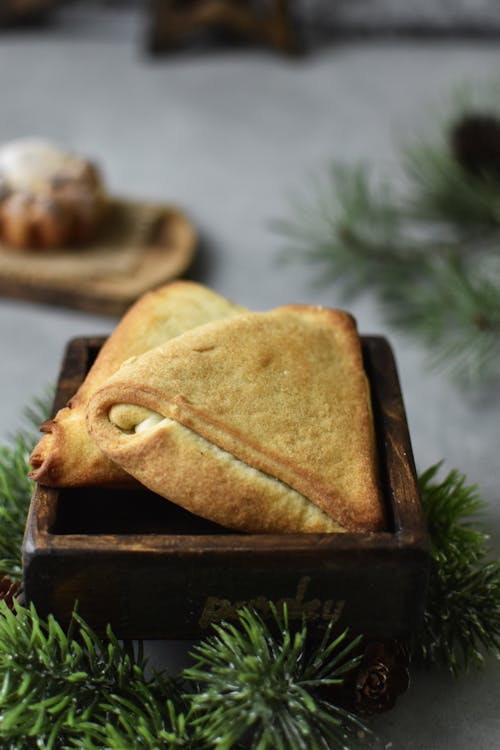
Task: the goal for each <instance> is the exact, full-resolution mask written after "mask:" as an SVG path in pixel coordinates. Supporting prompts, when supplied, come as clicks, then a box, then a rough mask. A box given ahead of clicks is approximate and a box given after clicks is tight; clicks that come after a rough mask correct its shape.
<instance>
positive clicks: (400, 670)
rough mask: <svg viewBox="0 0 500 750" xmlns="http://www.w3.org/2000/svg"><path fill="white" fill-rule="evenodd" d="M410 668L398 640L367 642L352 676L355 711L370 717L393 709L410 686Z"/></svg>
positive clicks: (405, 653) (404, 651) (406, 656)
mask: <svg viewBox="0 0 500 750" xmlns="http://www.w3.org/2000/svg"><path fill="white" fill-rule="evenodd" d="M408 667H409V657H408V653H407V651H406V649H405V648H404V647H403V646H402V645H401V644H400V643H399V642H398V641H394V640H388V641H372V642H371V643H368V645H367V646H366V648H365V653H364V656H363V660H362V662H361V664H360V666H359V668H358V670H357V672H356V674H355V675H354V679H353V683H354V684H353V696H354V710H355V711H357V712H358V713H360V714H364V715H365V716H371V715H373V714H377V713H382V712H383V711H388V710H389V709H391V708H392V707H393V706H394V704H395V703H396V700H397V698H398V696H399V695H400V694H401V693H404V692H405V690H407V688H408V685H409V682H410V677H409V669H408Z"/></svg>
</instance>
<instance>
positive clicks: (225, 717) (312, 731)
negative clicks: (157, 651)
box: [184, 609, 368, 750]
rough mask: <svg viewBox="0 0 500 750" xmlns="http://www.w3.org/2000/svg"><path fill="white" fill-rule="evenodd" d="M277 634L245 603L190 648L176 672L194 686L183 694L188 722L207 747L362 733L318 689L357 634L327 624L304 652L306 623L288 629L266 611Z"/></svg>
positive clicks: (305, 743)
mask: <svg viewBox="0 0 500 750" xmlns="http://www.w3.org/2000/svg"><path fill="white" fill-rule="evenodd" d="M273 612H274V617H275V625H276V629H277V632H274V631H272V629H271V628H270V627H268V625H267V624H266V623H265V622H264V621H263V620H262V619H261V617H260V616H259V615H258V614H257V613H255V612H253V611H250V610H248V609H242V610H241V611H240V612H239V617H238V622H237V623H236V624H234V625H233V624H230V623H223V624H221V625H215V626H214V631H215V635H213V636H211V637H209V638H207V639H205V641H204V642H202V643H201V644H199V645H198V646H196V647H195V649H194V651H193V653H192V656H193V658H194V660H195V665H194V666H193V667H191V668H189V669H187V670H186V671H185V672H184V677H185V678H186V679H188V680H190V681H193V682H195V683H196V684H197V688H198V691H197V692H196V693H194V694H191V695H190V696H189V697H190V700H191V702H192V713H193V716H194V719H193V722H194V724H195V726H196V727H197V728H198V731H199V732H200V735H201V737H202V739H204V740H205V741H206V742H207V744H208V745H209V746H210V747H214V748H217V749H218V750H229V748H232V747H234V746H236V745H237V744H238V743H240V742H242V743H244V746H245V747H247V748H250V750H274V749H275V748H281V749H282V750H301V749H302V748H303V750H309V748H317V749H318V750H327V749H329V748H344V749H345V748H346V747H347V745H346V742H348V740H349V737H351V738H352V736H353V734H354V733H355V732H356V731H359V730H361V731H365V732H366V731H368V730H367V729H366V727H365V726H364V725H363V724H362V722H361V721H360V719H359V718H357V717H356V716H354V715H353V714H351V713H350V712H349V711H347V710H346V709H344V708H341V707H339V706H337V705H334V704H333V703H329V702H327V701H325V700H324V699H322V698H320V697H319V695H318V689H319V688H320V687H325V686H331V685H339V684H341V683H342V682H343V677H344V676H345V675H346V674H347V673H348V672H349V671H350V670H351V669H353V668H354V667H355V666H356V665H357V664H358V663H359V660H360V658H361V657H356V656H354V655H353V650H354V649H355V647H356V645H357V644H358V642H359V639H356V640H352V641H348V640H347V633H346V632H344V633H342V634H340V635H339V636H337V637H336V638H332V633H331V626H330V628H329V629H328V630H327V633H326V634H325V638H324V639H323V642H322V643H321V645H320V647H319V648H318V649H317V650H316V651H314V652H313V653H312V654H311V653H309V649H308V647H307V627H306V624H305V623H303V625H302V628H301V629H300V630H298V631H297V632H295V633H292V632H291V631H290V629H289V626H288V622H287V612H286V609H284V612H283V615H282V616H278V613H277V612H276V610H275V609H273Z"/></svg>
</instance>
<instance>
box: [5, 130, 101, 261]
mask: <svg viewBox="0 0 500 750" xmlns="http://www.w3.org/2000/svg"><path fill="white" fill-rule="evenodd" d="M104 207H105V196H104V187H103V183H102V179H101V176H100V174H99V171H98V169H97V167H96V166H95V165H94V164H91V163H90V162H89V161H87V160H85V159H82V158H80V157H79V156H76V155H75V154H72V153H67V152H65V151H62V150H61V149H59V148H57V147H56V146H55V145H54V144H52V143H51V142H49V141H46V140H43V139H39V138H27V139H21V140H18V141H12V142H11V143H7V144H5V145H4V146H2V147H0V241H1V242H2V243H4V244H5V245H6V246H8V247H11V248H15V249H30V250H48V249H53V248H59V247H62V246H65V245H75V244H79V243H82V242H85V241H87V240H88V239H89V238H91V237H92V236H93V235H94V233H95V231H96V228H97V226H98V224H99V221H100V220H101V217H102V214H103V210H104Z"/></svg>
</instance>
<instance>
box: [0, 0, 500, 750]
mask: <svg viewBox="0 0 500 750" xmlns="http://www.w3.org/2000/svg"><path fill="white" fill-rule="evenodd" d="M75 19H76V20H75ZM97 21H98V23H97V24H96V19H95V18H92V17H89V16H88V15H86V14H85V13H80V15H78V16H76V15H75V16H72V15H71V13H70V12H69V11H68V12H66V14H64V17H61V18H60V19H59V21H58V23H57V24H56V25H55V26H54V27H53V28H50V27H49V28H47V29H45V31H43V32H42V31H38V32H35V31H26V32H19V31H18V32H15V33H10V34H4V35H2V36H1V37H0V100H1V101H2V117H1V118H0V142H2V141H6V140H9V139H11V138H15V137H19V136H22V135H30V134H40V135H44V136H48V137H51V138H53V139H55V140H57V141H59V142H61V143H62V144H66V145H68V146H70V147H72V148H74V149H76V150H78V151H80V152H83V153H86V154H89V155H92V156H93V157H95V158H97V159H98V160H99V161H100V162H101V164H102V166H103V168H104V169H105V172H106V176H107V180H108V184H109V186H110V188H111V189H112V190H113V191H114V192H116V193H122V194H127V195H130V196H141V197H143V198H152V199H160V200H164V199H165V200H171V201H176V202H178V203H179V204H180V205H182V206H183V207H184V208H185V209H186V210H187V211H188V212H189V213H190V215H191V216H192V218H193V220H194V221H195V223H196V225H197V226H198V228H199V230H200V232H201V234H202V237H203V240H204V241H203V252H202V253H200V259H199V262H198V263H197V265H196V267H195V269H194V270H193V276H194V277H195V278H197V279H198V280H200V281H202V282H204V283H206V284H208V285H210V286H212V287H213V288H214V289H216V290H217V291H218V292H220V293H222V294H225V295H227V296H229V297H231V298H233V299H235V300H237V301H239V302H241V303H243V304H245V305H248V306H250V307H252V308H254V309H266V308H270V307H273V306H276V305H279V304H281V303H285V302H292V301H293V302H311V303H320V304H326V305H335V304H339V294H338V290H336V289H334V288H331V287H329V288H324V289H321V290H319V291H318V290H316V289H314V288H313V287H312V285H311V283H310V282H311V274H310V272H309V271H308V270H307V269H305V268H304V267H303V266H301V265H298V264H290V265H285V266H281V265H278V264H277V261H276V259H277V255H278V253H279V251H280V250H281V249H282V241H281V239H280V238H279V237H278V236H277V235H275V234H274V233H273V232H272V231H271V229H270V221H271V220H272V219H274V218H276V217H283V216H287V215H288V214H289V195H290V194H291V193H293V192H294V191H296V190H300V189H301V188H302V187H303V186H304V184H305V183H306V182H307V180H308V179H309V176H310V175H311V174H314V173H316V172H318V171H321V170H322V168H324V166H325V164H326V163H327V162H328V161H329V160H331V159H332V158H342V159H358V158H368V159H371V160H374V161H376V162H378V163H381V164H382V163H383V164H386V165H389V166H390V165H391V164H393V163H394V160H395V155H396V151H395V142H396V141H397V139H398V138H399V137H401V136H402V135H404V134H405V133H406V132H407V131H408V130H409V129H412V128H414V127H415V125H424V124H425V123H426V120H427V117H428V112H429V106H433V104H434V103H435V102H436V101H439V99H440V97H441V96H442V95H443V94H446V93H447V92H448V91H449V88H450V87H451V86H452V85H453V84H455V83H457V82H458V81H461V80H463V79H468V80H471V79H472V80H473V79H481V78H483V77H487V76H493V75H495V74H496V73H497V71H498V66H499V63H500V52H499V50H498V46H497V45H496V44H492V43H491V44H487V43H482V44H481V43H479V42H472V41H451V40H448V41H447V42H446V43H445V44H444V43H442V42H439V41H437V40H436V41H433V42H430V41H429V42H424V41H422V40H421V41H418V42H417V41H414V42H409V41H402V40H399V41H398V40H392V41H391V42H388V41H387V40H386V41H377V40H376V39H372V40H371V41H370V42H356V43H354V42H351V43H339V42H336V43H335V45H332V46H329V47H323V48H322V49H321V51H318V52H317V53H313V54H311V55H310V56H308V57H306V58H305V59H303V60H301V61H299V62H297V61H290V60H288V59H284V58H282V57H279V56H276V55H274V54H272V53H271V52H268V51H266V50H253V49H246V50H240V51H236V50H233V51H227V50H212V51H204V52H200V53H196V54H190V53H188V52H182V53H180V54H179V55H177V56H172V57H169V58H165V59H162V60H161V61H150V60H147V59H146V58H145V57H144V56H143V54H142V52H141V43H142V32H143V19H142V17H141V15H140V13H137V12H136V11H133V10H130V11H128V12H127V13H125V14H124V15H122V16H120V17H119V18H118V19H116V18H115V17H114V16H112V15H111V13H110V11H109V10H108V11H107V12H106V13H104V15H103V16H102V18H101V17H99V18H98V19H97ZM351 310H352V312H353V313H354V314H355V315H356V317H357V318H358V321H359V326H360V329H361V330H362V331H363V332H366V333H368V332H374V333H380V334H385V335H387V336H389V338H390V340H391V342H392V344H393V346H394V349H395V352H396V356H397V360H398V364H399V370H400V376H401V382H402V387H403V391H404V396H405V401H406V406H407V411H408V417H409V423H410V429H411V434H412V439H413V446H414V452H415V456H416V461H417V464H418V466H419V468H420V469H424V468H426V467H427V466H428V465H430V464H431V463H434V462H435V461H438V460H440V459H445V466H446V467H447V468H452V467H457V468H459V469H460V470H461V471H463V472H465V473H466V474H467V476H468V478H469V480H470V481H473V482H477V483H478V484H479V486H480V488H481V491H482V494H483V496H484V498H485V499H486V500H487V501H488V503H489V511H488V513H487V518H486V521H487V523H488V524H489V527H490V528H491V533H492V543H493V544H494V545H495V548H496V549H497V550H500V495H499V490H498V487H499V486H500V468H499V462H498V442H499V440H498V439H499V424H500V405H499V401H498V394H496V393H484V394H481V395H480V396H479V395H477V394H476V395H474V394H467V393H463V392H460V391H459V390H457V389H456V388H454V387H452V386H451V385H450V383H449V381H448V379H447V378H446V377H445V376H444V375H440V374H437V373H431V372H429V370H428V368H427V367H426V364H425V353H424V351H423V350H422V349H421V348H420V346H419V345H418V344H417V343H415V341H414V340H413V339H411V338H408V337H405V336H403V335H401V334H396V333H395V332H394V331H392V330H390V329H388V328H387V326H386V324H385V323H384V321H383V318H382V316H381V314H380V311H379V309H378V307H377V305H376V302H375V300H374V299H373V298H372V297H371V296H370V295H367V296H365V297H364V298H363V299H362V300H359V301H357V302H356V303H353V304H352V305H351ZM115 322H116V321H115V320H114V319H112V318H106V317H100V316H95V315H89V314H85V313H80V312H76V311H72V310H63V309H57V308H51V307H46V306H41V305H37V304H32V303H26V302H20V301H12V300H8V299H2V300H0V350H1V357H0V394H1V395H0V416H1V419H0V439H1V440H2V441H3V440H5V439H6V438H7V437H8V435H9V434H11V433H12V432H13V431H15V430H16V429H17V427H18V426H19V424H20V420H21V412H22V409H23V407H24V405H25V404H26V403H27V402H29V400H30V398H31V397H32V396H33V395H36V394H40V393H41V392H42V391H43V390H44V388H45V387H46V385H47V384H48V383H50V382H52V381H54V380H55V378H56V375H57V372H58V367H59V363H60V359H61V356H62V351H63V348H64V345H65V343H66V341H67V340H68V339H69V338H71V337H74V336H78V335H87V334H96V333H103V332H108V331H109V330H111V328H112V326H113V325H114V324H115ZM181 651H182V649H181V647H180V646H178V645H172V644H170V645H161V644H157V645H156V646H155V647H154V649H152V652H153V653H154V654H155V658H157V659H158V661H159V662H161V661H162V660H166V661H168V660H169V659H172V658H176V659H179V658H181V656H182V655H181ZM499 678H500V671H499V667H498V665H497V664H496V663H489V664H488V666H487V669H486V671H485V673H484V674H482V675H475V676H473V677H472V678H469V679H467V680H462V681H459V682H455V681H453V680H451V679H449V678H448V677H446V676H444V675H436V674H434V675H420V674H417V675H415V676H414V680H413V687H412V689H411V690H410V692H409V693H408V694H407V695H406V696H405V697H404V698H403V699H402V700H401V701H400V703H399V704H398V707H397V709H396V710H394V711H393V712H392V713H391V714H389V715H387V716H386V717H384V719H383V720H382V719H381V720H380V721H377V722H376V728H377V729H379V730H380V741H379V746H380V747H382V748H392V749H394V750H396V748H397V749H398V750H399V749H401V750H448V749H449V748H454V749H455V750H465V749H466V748H467V750H469V748H470V747H474V748H475V749H476V750H494V749H495V748H497V747H499V746H500V719H499V714H498V706H499V705H500V679H499ZM391 743H392V744H391ZM367 746H368V745H367V743H366V742H363V743H361V744H360V747H367Z"/></svg>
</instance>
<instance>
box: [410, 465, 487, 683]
mask: <svg viewBox="0 0 500 750" xmlns="http://www.w3.org/2000/svg"><path fill="white" fill-rule="evenodd" d="M439 468H440V465H439V464H438V465H436V466H433V467H431V468H430V469H428V470H427V471H426V472H425V473H424V474H423V475H422V476H421V477H420V489H421V495H422V502H423V506H424V512H425V514H426V518H427V524H428V529H429V535H430V544H431V558H432V563H431V573H430V581H429V592H428V596H427V605H426V611H425V614H424V620H423V625H422V628H421V630H420V631H419V633H418V634H417V636H416V638H415V642H414V649H413V650H414V655H415V658H416V660H417V661H419V662H421V663H423V664H424V665H426V666H428V667H430V666H435V665H439V666H442V667H444V668H446V669H448V670H450V671H451V672H452V673H453V674H455V675H458V674H460V673H461V672H464V671H467V670H468V669H470V668H480V667H482V666H483V664H484V658H485V655H486V654H493V655H495V656H496V657H497V658H500V560H495V559H491V558H490V556H489V555H490V550H489V548H488V537H487V535H486V534H485V533H484V532H482V531H481V530H480V529H479V527H478V518H479V516H480V514H481V513H482V512H483V510H484V508H485V505H484V503H483V502H482V501H481V499H480V497H479V494H478V491H477V488H476V487H475V486H468V485H466V483H465V481H466V480H465V477H463V476H462V475H460V474H459V473H458V472H457V471H452V472H450V473H449V474H448V475H447V476H446V477H445V478H444V479H443V480H442V481H440V482H439V481H436V476H437V473H438V471H439Z"/></svg>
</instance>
